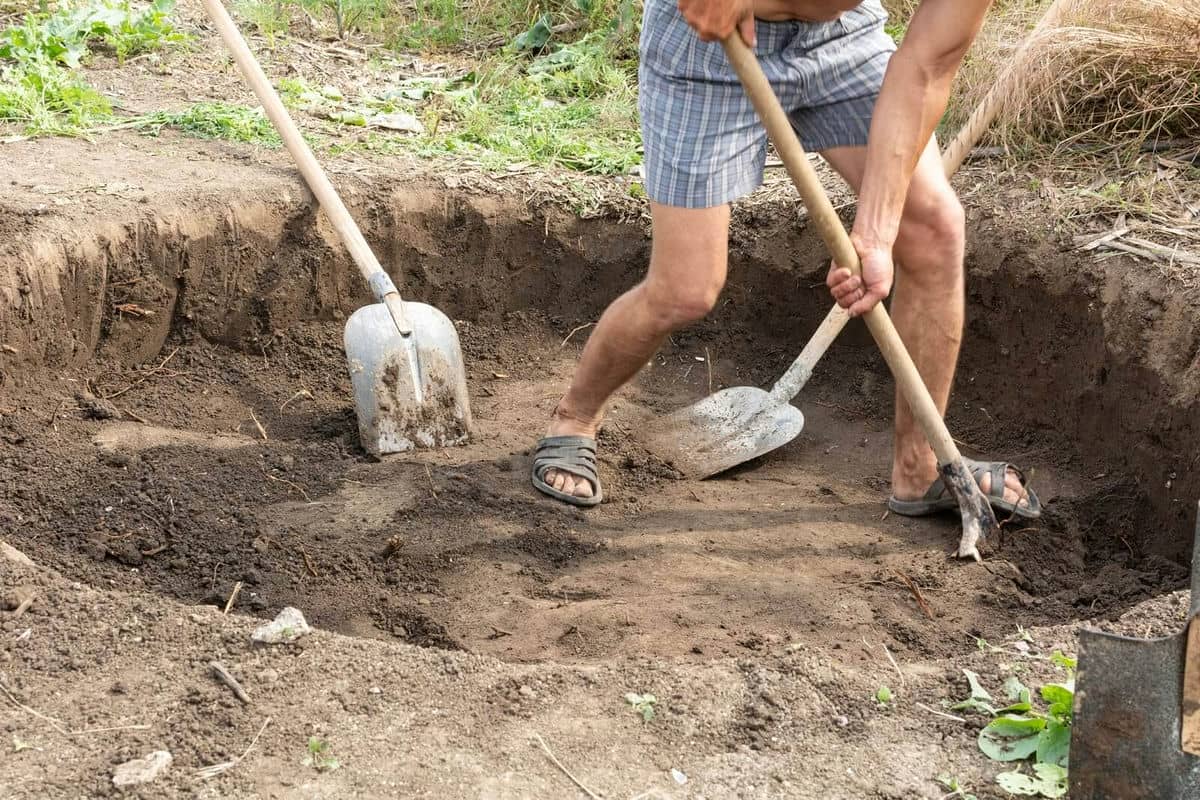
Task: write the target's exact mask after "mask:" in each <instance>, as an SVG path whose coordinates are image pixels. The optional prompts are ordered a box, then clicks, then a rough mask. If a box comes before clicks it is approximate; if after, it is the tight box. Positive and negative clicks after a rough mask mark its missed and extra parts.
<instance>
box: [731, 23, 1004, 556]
mask: <svg viewBox="0 0 1200 800" xmlns="http://www.w3.org/2000/svg"><path fill="white" fill-rule="evenodd" d="M722 45H723V46H724V48H725V54H726V56H727V57H728V58H729V62H730V64H732V66H733V69H734V72H736V73H737V75H738V78H739V79H740V80H741V82H742V85H743V86H744V87H745V89H746V94H747V95H748V96H749V98H750V102H751V104H753V106H754V110H755V111H757V112H758V116H759V118H760V119H761V120H762V123H763V126H764V127H765V128H766V129H767V135H768V136H769V137H770V138H771V141H772V142H774V144H775V150H776V151H777V152H778V153H779V157H780V158H781V159H782V160H783V163H784V166H785V167H786V168H787V171H788V175H790V176H791V178H792V181H793V182H794V183H795V184H796V188H797V190H799V192H800V197H801V199H803V201H804V205H805V207H806V208H808V213H809V217H810V218H811V219H812V221H813V224H814V225H815V226H816V228H817V232H818V233H820V235H821V239H822V240H824V242H825V246H826V247H828V248H829V250H830V253H831V254H832V255H833V258H834V260H835V261H836V262H837V263H838V264H839V265H841V266H843V267H846V268H847V269H849V270H850V271H851V272H853V273H855V274H861V272H862V266H861V264H860V263H859V260H858V253H857V252H856V251H855V249H854V245H853V244H851V242H850V236H849V234H847V233H846V229H845V228H844V227H842V221H841V219H839V218H838V215H837V212H836V211H835V210H834V208H833V203H831V202H829V196H828V195H827V194H826V193H825V190H824V188H823V187H822V186H821V181H820V178H818V177H817V173H816V170H814V169H813V166H812V164H810V163H809V161H808V157H807V155H806V154H805V152H804V148H803V147H802V146H801V145H800V140H799V138H797V136H796V132H795V130H793V129H792V124H791V121H790V120H789V119H788V116H787V113H786V112H785V111H784V110H783V106H781V105H780V104H779V98H777V97H776V96H775V92H774V91H772V89H771V85H770V83H768V82H767V76H766V75H764V74H763V71H762V67H761V66H759V63H758V59H757V58H755V56H754V53H753V51H751V50H750V48H749V47H747V46H746V43H745V42H743V41H742V38H741V36H740V34H738V33H737V32H734V33H733V34H732V35H731V36H729V37H728V38H727V39H725V40H724V41H723V42H722ZM863 319H864V321H865V322H866V323H867V328H868V329H869V330H870V331H871V335H872V336H873V337H874V339H875V343H876V345H878V347H879V350H880V352H881V353H882V354H883V359H884V361H886V362H887V365H888V367H889V368H890V369H891V371H892V376H893V377H894V378H895V380H896V386H897V387H899V389H900V393H901V395H902V396H903V397H904V399H905V401H906V402H907V403H908V406H909V408H910V409H911V411H912V414H913V417H914V418H915V419H916V420H917V423H918V424H919V425H920V426H921V430H922V431H923V432H924V434H925V438H926V439H927V440H928V441H929V444H930V445H931V446H932V447H933V452H934V453H935V454H936V456H937V460H938V471H939V473H940V474H941V478H942V483H943V484H945V486H946V488H947V489H949V490H950V492H951V493H952V494H953V495H954V498H955V500H956V501H957V502H958V507H959V511H960V512H961V516H962V528H963V531H962V538H961V539H960V540H959V545H958V555H959V556H960V557H963V558H966V557H970V558H974V559H976V560H981V555H980V552H979V545H980V543H981V542H984V541H986V539H987V537H988V536H989V535H990V534H993V533H995V532H998V531H999V529H1000V526H999V525H998V524H997V523H996V516H995V514H993V513H992V507H991V506H990V505H988V502H987V500H986V499H985V498H984V496H983V492H981V491H980V489H979V485H978V484H977V483H976V482H975V479H974V477H972V475H971V471H970V469H968V468H967V465H966V463H965V462H964V461H963V458H962V455H961V454H960V453H959V452H958V447H957V446H956V445H955V444H954V439H952V438H951V436H950V432H949V431H947V430H946V423H945V422H944V421H943V420H942V414H941V412H940V411H939V410H938V407H937V405H936V404H935V403H934V402H933V398H932V397H930V396H929V390H928V389H926V388H925V384H924V382H922V380H921V375H920V373H918V372H917V367H916V365H915V364H913V360H912V358H911V357H910V356H909V354H908V351H907V350H906V349H905V347H904V343H903V342H902V341H901V340H900V334H899V333H897V332H896V328H895V326H894V325H892V319H891V317H890V316H888V313H887V310H886V309H885V308H884V307H883V304H882V303H878V304H876V306H875V307H874V308H872V309H871V310H870V311H869V312H867V313H866V314H864V315H863Z"/></svg>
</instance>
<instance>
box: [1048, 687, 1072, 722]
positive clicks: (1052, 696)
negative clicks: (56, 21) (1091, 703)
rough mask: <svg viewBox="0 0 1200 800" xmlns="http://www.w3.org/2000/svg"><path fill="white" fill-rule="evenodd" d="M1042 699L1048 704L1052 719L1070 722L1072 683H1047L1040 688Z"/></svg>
mask: <svg viewBox="0 0 1200 800" xmlns="http://www.w3.org/2000/svg"><path fill="white" fill-rule="evenodd" d="M1042 699H1043V700H1045V701H1046V702H1047V703H1048V704H1049V706H1050V715H1051V716H1052V717H1055V718H1057V719H1061V720H1070V718H1071V708H1072V706H1073V704H1074V702H1075V687H1074V683H1066V684H1062V683H1047V684H1046V685H1045V686H1043V687H1042Z"/></svg>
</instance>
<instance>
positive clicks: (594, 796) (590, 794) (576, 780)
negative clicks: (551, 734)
mask: <svg viewBox="0 0 1200 800" xmlns="http://www.w3.org/2000/svg"><path fill="white" fill-rule="evenodd" d="M533 738H535V739H537V742H538V744H540V745H541V746H542V750H544V751H545V753H546V755H547V756H549V757H550V761H551V762H552V763H553V764H554V766H556V767H558V768H559V769H560V770H562V774H563V775H566V776H567V777H568V778H570V779H571V783H573V784H575V785H576V786H578V787H579V789H580V790H581V791H582V792H583V793H584V794H586V795H587V796H588V797H590V798H592V800H600V795H598V794H596V793H595V792H593V791H592V790H591V789H589V788H588V787H586V786H584V785H583V781H581V780H579V778H576V777H575V776H574V775H572V774H571V770H569V769H567V768H566V767H564V766H563V764H562V762H561V761H559V760H558V759H557V758H555V757H554V753H551V752H550V748H549V747H547V746H546V742H545V741H544V740H543V739H542V737H541V736H540V735H539V734H538V733H536V732H535V733H534V734H533Z"/></svg>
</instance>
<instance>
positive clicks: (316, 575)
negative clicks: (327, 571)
mask: <svg viewBox="0 0 1200 800" xmlns="http://www.w3.org/2000/svg"><path fill="white" fill-rule="evenodd" d="M300 555H302V556H304V566H306V567H308V571H309V572H310V573H312V576H313V577H314V578H319V577H321V574H320V573H319V572H317V568H316V567H314V566H313V562H312V559H311V558H309V557H308V551H307V550H301V551H300Z"/></svg>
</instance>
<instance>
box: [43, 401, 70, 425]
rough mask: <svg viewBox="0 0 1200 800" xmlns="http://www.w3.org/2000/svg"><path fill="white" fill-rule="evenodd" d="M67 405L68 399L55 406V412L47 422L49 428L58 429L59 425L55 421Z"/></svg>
mask: <svg viewBox="0 0 1200 800" xmlns="http://www.w3.org/2000/svg"><path fill="white" fill-rule="evenodd" d="M66 407H67V401H66V400H62V401H60V402H59V404H58V405H57V406H55V407H54V413H53V414H51V415H50V421H49V422H47V423H46V427H47V428H54V430H55V431H57V430H58V426H57V425H55V424H54V423H55V421H56V420H57V419H58V415H59V414H61V413H62V410H63V409H64V408H66Z"/></svg>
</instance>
